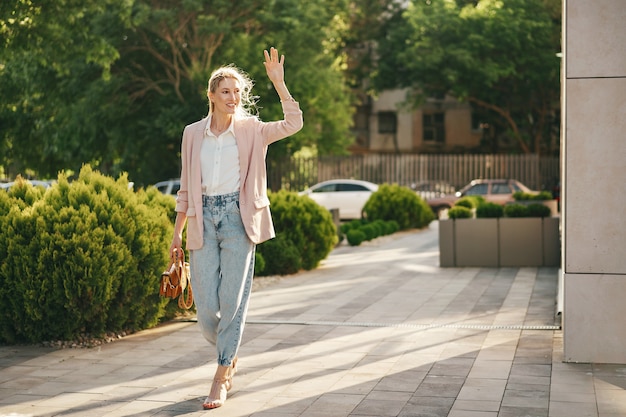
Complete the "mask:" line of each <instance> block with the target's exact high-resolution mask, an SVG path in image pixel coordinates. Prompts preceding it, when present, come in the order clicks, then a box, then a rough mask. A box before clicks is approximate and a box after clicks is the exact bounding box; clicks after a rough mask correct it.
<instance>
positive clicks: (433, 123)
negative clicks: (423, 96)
mask: <svg viewBox="0 0 626 417" xmlns="http://www.w3.org/2000/svg"><path fill="white" fill-rule="evenodd" d="M444 120H445V118H444V113H443V112H437V113H424V116H423V121H424V142H436V143H444V142H445V140H446V129H445V123H444Z"/></svg>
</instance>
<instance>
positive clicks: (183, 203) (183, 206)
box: [176, 126, 191, 213]
mask: <svg viewBox="0 0 626 417" xmlns="http://www.w3.org/2000/svg"><path fill="white" fill-rule="evenodd" d="M188 133H189V126H187V127H185V130H184V131H183V140H182V145H181V147H180V159H181V170H180V189H179V190H178V193H177V195H176V211H177V212H183V213H187V209H188V207H189V169H190V164H191V160H190V158H191V155H190V152H189V151H188V148H189V146H188V142H189V141H190V140H191V139H190V137H191V135H189V134H188Z"/></svg>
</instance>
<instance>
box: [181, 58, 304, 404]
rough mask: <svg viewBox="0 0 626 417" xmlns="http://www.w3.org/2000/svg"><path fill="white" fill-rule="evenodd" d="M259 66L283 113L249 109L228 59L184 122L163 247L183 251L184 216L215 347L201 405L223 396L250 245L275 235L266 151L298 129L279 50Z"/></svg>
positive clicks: (197, 290)
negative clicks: (200, 109)
mask: <svg viewBox="0 0 626 417" xmlns="http://www.w3.org/2000/svg"><path fill="white" fill-rule="evenodd" d="M264 55H265V62H264V64H265V70H266V72H267V76H268V77H269V79H270V81H271V82H272V84H273V85H274V88H275V90H276V92H277V93H278V95H279V96H280V100H281V103H282V107H283V113H284V119H283V120H281V121H275V122H268V123H266V122H262V121H260V120H259V119H258V118H257V117H254V116H252V114H251V113H250V107H252V106H254V104H255V103H254V100H253V96H252V95H251V89H252V81H251V80H250V79H249V78H248V77H247V75H246V74H244V73H243V72H241V71H240V70H238V69H237V68H235V67H234V66H232V65H231V66H226V67H221V68H219V69H217V70H215V71H214V72H213V74H212V75H211V78H210V79H209V86H208V91H207V93H208V98H209V114H208V116H207V117H206V118H204V119H202V120H200V121H198V122H195V123H193V124H190V125H188V126H186V127H185V130H184V132H183V140H182V147H181V157H182V169H181V175H180V191H179V192H178V196H177V198H176V223H175V226H174V237H173V239H172V245H171V247H170V256H171V257H172V259H173V258H174V257H175V256H176V253H177V251H178V253H182V252H180V251H181V249H182V248H181V246H182V233H183V228H184V227H185V223H187V249H188V250H189V251H190V261H189V263H190V268H191V280H192V287H193V292H194V298H195V303H196V309H197V314H198V323H199V325H200V329H201V331H202V334H203V335H204V337H205V338H206V339H207V340H208V341H209V342H210V343H212V344H214V345H215V346H216V348H217V364H218V366H217V370H216V372H215V377H214V379H213V384H212V386H211V391H210V392H209V396H208V397H207V399H206V400H205V401H204V404H203V408H205V409H211V408H217V407H220V406H222V405H223V404H224V402H225V401H226V395H227V392H228V391H229V390H230V389H231V388H232V378H233V375H234V374H235V371H236V363H237V351H238V349H239V346H240V344H241V337H242V334H243V328H244V324H245V319H246V312H247V309H248V300H249V297H250V288H251V286H252V277H253V273H254V252H255V248H256V245H257V244H259V243H261V242H264V241H265V240H268V239H271V238H273V237H274V236H275V232H274V226H273V224H272V218H271V214H270V209H269V204H270V203H269V199H268V198H267V187H266V183H267V173H266V167H265V155H266V152H267V147H268V145H269V144H271V143H273V142H276V141H278V140H280V139H283V138H286V137H287V136H289V135H292V134H294V133H296V132H297V131H299V130H300V129H301V128H302V112H301V111H300V107H299V105H298V103H297V102H296V101H295V100H294V99H293V98H292V97H291V95H290V94H289V90H288V89H287V86H286V85H285V80H284V67H283V63H284V61H285V57H284V55H283V56H281V57H280V59H279V58H278V51H277V50H276V49H275V48H271V49H270V51H269V52H268V51H264Z"/></svg>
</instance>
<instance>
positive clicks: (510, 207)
mask: <svg viewBox="0 0 626 417" xmlns="http://www.w3.org/2000/svg"><path fill="white" fill-rule="evenodd" d="M504 215H505V216H506V217H528V207H527V206H525V205H523V204H507V205H506V206H504Z"/></svg>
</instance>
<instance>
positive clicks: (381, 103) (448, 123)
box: [368, 89, 481, 152]
mask: <svg viewBox="0 0 626 417" xmlns="http://www.w3.org/2000/svg"><path fill="white" fill-rule="evenodd" d="M405 100H406V90H403V89H397V90H388V91H383V92H382V93H381V94H380V95H379V96H378V97H377V98H376V100H374V101H373V103H372V108H371V112H372V114H371V115H370V116H371V117H370V128H369V149H368V150H369V151H372V152H395V151H396V146H397V147H398V149H397V150H398V151H400V152H450V151H458V150H463V149H472V148H475V147H477V146H478V145H479V144H480V138H481V133H480V132H479V131H472V112H471V109H470V106H469V104H466V103H459V102H457V101H456V100H454V99H451V98H447V99H445V100H443V101H441V102H437V103H436V104H433V103H426V104H425V105H424V106H423V107H422V108H419V109H409V108H407V107H404V106H403V102H404V101H405ZM425 111H443V112H445V141H444V143H442V144H437V143H428V142H424V127H423V114H424V112H425ZM380 112H396V113H397V120H398V128H397V132H396V134H395V135H393V134H381V133H378V117H377V116H378V114H379V113H380Z"/></svg>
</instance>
